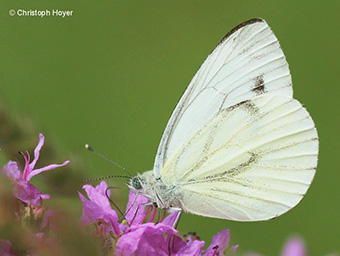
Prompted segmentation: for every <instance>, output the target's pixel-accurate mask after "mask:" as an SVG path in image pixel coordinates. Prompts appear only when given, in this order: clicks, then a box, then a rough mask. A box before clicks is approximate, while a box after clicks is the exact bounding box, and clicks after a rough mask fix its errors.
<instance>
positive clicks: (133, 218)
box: [125, 190, 148, 224]
mask: <svg viewBox="0 0 340 256" xmlns="http://www.w3.org/2000/svg"><path fill="white" fill-rule="evenodd" d="M136 196H137V198H136ZM147 201H148V199H147V198H146V197H144V196H142V195H136V194H135V193H133V191H132V190H130V191H129V201H128V204H127V206H126V210H127V211H129V212H128V213H127V214H126V215H125V219H126V220H127V221H128V222H129V224H135V223H139V222H140V220H141V218H142V217H143V216H144V209H145V205H143V204H144V203H146V202H147ZM132 203H133V205H132ZM131 205H132V206H131ZM137 209H138V211H137Z"/></svg>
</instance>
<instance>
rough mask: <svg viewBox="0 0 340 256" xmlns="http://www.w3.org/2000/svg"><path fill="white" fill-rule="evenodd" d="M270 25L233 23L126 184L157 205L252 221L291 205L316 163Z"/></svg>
mask: <svg viewBox="0 0 340 256" xmlns="http://www.w3.org/2000/svg"><path fill="white" fill-rule="evenodd" d="M292 96H293V90H292V81H291V76H290V72H289V68H288V63H287V62H286V59H285V56H284V54H283V52H282V50H281V47H280V44H279V42H278V40H277V38H276V37H275V35H274V33H273V32H272V30H271V29H270V27H269V26H268V24H267V23H266V22H265V21H264V20H262V19H251V20H248V21H246V22H243V23H241V24H240V25H238V26H236V27H235V28H234V29H232V30H231V31H230V32H229V33H228V34H227V35H226V36H225V37H224V38H223V39H222V41H221V42H220V43H219V44H218V46H217V47H216V49H215V50H214V51H213V52H212V53H211V54H210V55H209V56H208V58H207V59H206V60H205V62H204V63H203V65H202V66H201V67H200V69H199V70H198V72H197V73H196V75H195V76H194V78H193V79H192V81H191V82H190V84H189V86H188V88H187V89H186V91H185V92H184V94H183V96H182V98H181V99H180V101H179V103H178V104H177V106H176V108H175V110H174V112H173V113H172V115H171V117H170V120H169V122H168V124H167V126H166V128H165V131H164V134H163V136H162V139H161V142H160V145H159V147H158V152H157V155H156V159H155V164H154V168H153V170H152V171H148V172H145V173H143V174H142V175H140V174H138V175H137V176H135V177H134V178H132V179H131V180H130V184H129V187H130V188H131V189H133V190H134V191H135V192H136V193H139V194H142V195H144V196H146V197H147V198H149V200H150V203H152V204H154V205H156V206H157V207H159V208H161V209H177V210H179V211H181V212H182V211H185V212H189V213H193V214H197V215H202V216H208V217H213V218H221V219H229V220H236V221H259V220H267V219H271V218H274V217H276V216H279V215H281V214H283V213H285V212H286V211H288V210H289V209H291V208H293V207H294V206H295V205H296V204H297V203H298V202H299V201H300V200H301V199H302V197H303V196H304V194H305V193H306V191H307V189H308V188H309V186H310V184H311V182H312V180H313V177H314V174H315V171H316V166H317V157H318V135H317V131H316V129H315V126H314V123H313V120H312V119H311V117H310V115H309V114H308V112H307V111H306V110H305V109H304V108H303V107H302V106H301V104H300V103H299V102H298V101H297V100H295V99H293V98H292Z"/></svg>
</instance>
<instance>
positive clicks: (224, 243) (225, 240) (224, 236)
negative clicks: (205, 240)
mask: <svg viewBox="0 0 340 256" xmlns="http://www.w3.org/2000/svg"><path fill="white" fill-rule="evenodd" d="M229 241H230V232H229V229H226V230H222V231H221V232H218V233H217V235H215V236H213V238H212V242H211V245H210V246H209V247H208V249H207V250H206V255H214V251H215V249H213V248H214V247H215V246H218V249H217V250H216V251H217V252H219V254H221V255H223V252H224V251H225V250H226V249H227V248H228V246H229Z"/></svg>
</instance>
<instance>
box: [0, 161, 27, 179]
mask: <svg viewBox="0 0 340 256" xmlns="http://www.w3.org/2000/svg"><path fill="white" fill-rule="evenodd" d="M2 170H3V172H4V173H5V174H6V175H7V177H8V178H10V179H11V180H13V181H15V180H18V179H22V178H21V172H20V170H19V167H18V164H17V162H14V161H9V162H8V163H7V164H6V165H5V166H4V168H2Z"/></svg>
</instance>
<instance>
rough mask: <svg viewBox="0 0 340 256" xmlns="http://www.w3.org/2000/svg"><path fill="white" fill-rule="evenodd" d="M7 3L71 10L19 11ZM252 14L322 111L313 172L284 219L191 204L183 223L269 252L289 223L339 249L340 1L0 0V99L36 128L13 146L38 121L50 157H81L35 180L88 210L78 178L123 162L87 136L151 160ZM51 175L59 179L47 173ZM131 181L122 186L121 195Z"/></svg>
mask: <svg viewBox="0 0 340 256" xmlns="http://www.w3.org/2000/svg"><path fill="white" fill-rule="evenodd" d="M10 9H14V10H17V9H38V10H45V9H49V10H51V9H59V10H72V11H73V15H72V17H65V18H61V17H44V18H41V17H18V16H14V17H11V16H10V15H9V10H10ZM253 17H262V18H264V19H265V20H266V21H267V22H268V23H269V25H270V26H271V28H272V29H273V31H274V32H275V34H276V36H277V37H278V38H279V40H280V43H281V46H282V48H283V50H284V53H285V55H286V57H287V60H288V63H289V65H290V69H291V73H292V77H293V84H294V95H295V98H297V99H298V100H299V101H300V102H302V103H303V104H304V105H305V107H306V108H307V109H308V111H309V112H310V114H311V115H312V117H313V119H314V121H315V123H316V126H317V129H318V132H319V136H320V157H319V166H318V170H317V174H316V177H315V180H314V182H313V184H312V186H311V188H310V190H309V192H308V193H307V195H306V197H305V198H304V199H303V200H302V202H301V203H300V204H299V205H298V206H297V207H296V208H294V209H293V210H292V211H290V212H288V213H287V214H285V215H283V216H281V217H279V218H277V219H274V220H271V221H266V222H258V223H238V222H231V221H225V220H216V219H209V218H203V217H198V216H193V215H189V214H186V215H185V216H184V217H183V219H182V220H181V223H180V226H179V229H180V231H181V232H182V233H187V232H189V231H196V232H197V233H198V235H199V236H200V237H201V238H203V239H205V240H207V242H208V243H210V240H211V236H212V235H213V234H215V233H217V232H218V231H220V230H221V229H226V228H229V229H230V230H231V237H232V244H236V243H238V244H239V245H240V249H241V250H243V251H249V250H251V251H256V252H259V253H262V254H265V255H277V254H278V253H279V251H281V248H282V245H283V243H284V241H285V240H286V238H287V237H288V236H290V235H292V234H300V235H302V236H303V237H304V238H305V240H306V242H307V245H308V248H309V250H310V252H311V254H312V255H322V254H326V253H330V252H332V251H340V239H339V238H340V236H339V230H340V218H339V211H340V201H339V197H340V190H339V182H340V169H339V167H340V166H339V165H340V164H339V161H338V158H339V157H338V155H337V154H339V152H340V150H339V147H340V146H339V141H340V136H339V128H340V118H339V108H340V100H339V96H340V86H339V85H340V79H339V59H340V53H339V42H340V33H339V31H340V2H339V1H325V2H322V1H317V0H314V1H269V0H268V1H263V0H259V1H225V0H220V1H159V0H157V1H155V0H149V1H136V0H135V1H112V0H102V1H89V0H86V1H77V2H76V1H73V2H71V1H66V0H63V1H61V0H55V1H47V0H44V1H38V0H15V1H13V0H1V2H0V24H1V26H0V52H1V57H0V78H1V81H0V103H1V105H2V107H3V109H4V111H5V112H7V113H10V116H11V118H13V120H15V122H18V125H19V126H20V125H21V126H22V127H21V129H22V130H23V131H24V134H25V132H27V133H28V130H30V132H31V133H30V134H31V135H32V134H33V137H31V138H29V139H30V140H32V141H33V142H27V140H28V138H25V136H24V135H21V137H22V138H21V142H22V144H20V141H19V140H18V139H17V140H18V141H19V142H17V144H16V145H18V146H19V148H16V150H24V149H29V150H30V151H31V152H32V150H33V148H34V146H35V144H36V143H37V141H38V133H39V132H42V133H44V134H45V136H46V145H52V144H53V145H54V147H55V148H56V150H55V152H56V153H54V155H53V160H52V161H50V162H56V163H60V162H62V161H63V160H65V159H70V160H71V161H73V163H72V165H71V166H70V168H69V170H67V171H63V170H57V171H55V172H56V173H57V172H59V173H62V174H59V176H58V174H52V173H49V174H46V175H41V176H44V177H37V178H35V179H36V180H35V182H37V183H39V188H41V190H42V191H44V192H45V191H46V190H47V191H49V192H50V193H51V194H52V197H53V198H55V200H59V201H58V204H59V205H62V206H65V207H69V208H70V209H72V210H73V211H74V213H75V215H78V216H80V214H81V210H82V208H81V204H80V200H79V199H78V196H77V194H76V191H77V190H81V186H82V183H81V179H83V178H94V177H100V176H103V175H110V174H121V173H122V172H121V171H120V170H118V169H117V168H115V167H114V166H112V165H110V164H109V163H107V162H105V161H103V160H101V159H99V158H98V157H96V156H94V155H92V154H90V153H89V152H87V151H85V150H84V144H85V143H89V144H91V145H92V146H93V147H94V148H96V149H97V150H98V151H100V152H102V153H104V154H106V155H107V156H109V157H111V158H112V159H114V160H115V161H117V162H118V163H120V164H121V165H123V166H125V167H126V168H127V169H128V170H131V171H132V172H144V171H145V170H149V169H151V168H152V166H153V160H154V156H155V153H156V150H157V146H158V143H159V140H160V138H161V135H162V132H163V129H164V127H165V125H166V123H167V120H168V118H169V116H170V114H171V112H172V110H173V108H174V107H175V104H176V103H177V101H178V99H179V98H180V96H181V94H182V93H183V91H184V89H185V88H186V86H187V84H188V83H189V82H190V80H191V78H192V77H193V75H194V74H195V72H196V70H197V69H198V68H199V66H200V65H201V63H202V62H203V61H204V59H205V58H206V57H207V55H208V54H209V53H210V52H211V51H212V50H213V49H214V47H215V46H216V44H217V43H218V42H219V40H220V39H221V38H222V37H223V36H224V34H226V33H227V32H228V31H229V30H230V29H231V28H233V27H234V26H236V25H237V24H239V23H241V22H243V21H245V20H248V19H250V18H253ZM27 120H31V121H27ZM30 122H32V123H33V124H31V123H30ZM1 125H3V124H0V126H1ZM1 130H2V131H3V130H5V128H4V127H2V128H1ZM34 136H35V137H34ZM6 138H7V139H8V140H9V137H5V140H6ZM13 139H15V136H14V135H13ZM8 140H6V141H5V142H7V143H10V142H8ZM5 142H4V141H2V143H3V144H5V145H6V143H5ZM1 147H2V148H3V150H2V152H4V151H6V147H5V146H4V145H1ZM45 150H46V149H45ZM13 151H14V150H13ZM44 152H45V151H43V152H42V155H41V158H42V159H43V156H44V154H46V153H44ZM8 157H10V158H11V159H14V158H15V157H18V156H17V155H11V156H8ZM2 158H3V159H2V160H3V161H2V163H1V164H3V163H4V161H5V159H4V156H2ZM53 175H56V176H55V180H56V181H51V178H50V180H49V181H48V182H44V180H45V177H47V176H50V177H54V176H53ZM108 183H109V184H115V185H121V186H123V183H124V182H123V181H119V180H108ZM53 186H54V187H55V188H56V189H55V190H53ZM44 189H45V190H44ZM58 189H59V191H58ZM126 192H127V190H121V191H118V192H117V193H118V195H121V196H122V197H123V200H121V202H120V205H121V206H124V205H125V203H126V194H127V193H126ZM50 201H51V203H50V204H51V206H50V207H52V208H53V202H52V200H50ZM124 201H125V202H124Z"/></svg>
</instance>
